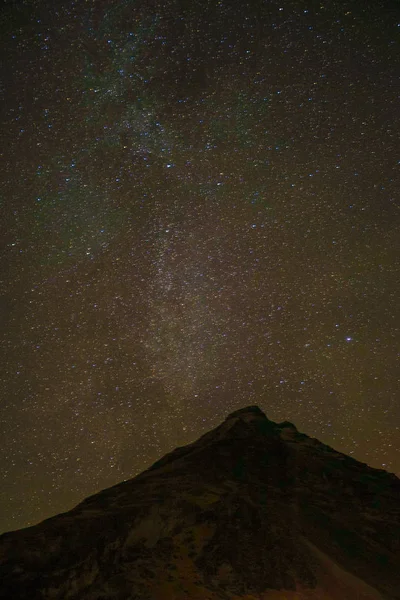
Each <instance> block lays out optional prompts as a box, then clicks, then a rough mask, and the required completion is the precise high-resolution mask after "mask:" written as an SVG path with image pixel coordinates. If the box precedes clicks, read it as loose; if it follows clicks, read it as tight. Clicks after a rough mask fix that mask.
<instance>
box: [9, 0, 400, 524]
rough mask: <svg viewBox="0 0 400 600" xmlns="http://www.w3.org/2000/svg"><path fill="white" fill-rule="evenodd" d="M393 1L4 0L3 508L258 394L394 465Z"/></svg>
mask: <svg viewBox="0 0 400 600" xmlns="http://www.w3.org/2000/svg"><path fill="white" fill-rule="evenodd" d="M399 22H400V10H399V4H398V3H397V2H391V1H385V0H374V1H372V0H359V1H358V0H357V1H354V0H345V1H342V0H341V1H337V2H336V1H331V0H329V1H328V0H327V1H326V2H314V1H311V0H310V1H304V2H303V1H300V0H299V1H296V0H292V1H285V2H283V1H282V2H278V1H275V0H270V1H265V0H254V1H252V2H245V1H240V2H239V1H230V0H221V1H216V0H213V1H211V0H210V1H204V0H199V1H198V2H195V1H193V0H188V1H186V2H185V1H178V0H169V1H168V2H164V1H157V0H155V1H151V0H149V1H140V0H135V1H133V0H129V1H127V0H124V1H118V2H117V1H112V0H110V1H108V2H105V1H101V0H87V1H78V0H77V1H76V2H72V1H66V0H65V1H64V0H53V1H52V2H45V1H19V2H17V1H15V2H3V3H2V8H1V40H2V45H3V50H2V58H3V64H2V95H3V98H2V100H1V109H2V129H1V136H2V139H1V152H2V157H1V158H2V166H1V174H0V177H1V190H2V199H3V204H2V209H1V210H2V214H1V220H0V227H1V229H2V231H1V234H0V240H1V246H2V254H1V263H0V269H1V292H2V308H1V340H2V342H1V348H2V358H1V365H2V387H1V393H2V396H3V397H2V399H1V404H0V446H1V451H0V452H1V453H0V474H1V485H0V530H1V531H5V530H9V529H17V528H21V527H25V526H28V525H31V524H34V523H36V522H38V521H39V520H41V519H44V518H46V517H49V516H52V515H54V514H56V513H59V512H61V511H65V510H68V509H70V508H72V507H73V506H74V505H75V504H77V503H78V502H79V501H80V500H82V499H83V498H84V497H86V496H88V495H90V494H93V493H95V492H96V491H98V490H100V489H102V488H105V487H108V486H111V485H113V484H115V483H118V482H120V481H122V480H123V479H128V478H130V477H133V476H135V475H136V474H138V473H139V472H140V471H141V470H143V469H144V468H146V467H148V466H149V465H150V464H151V463H152V462H154V461H155V460H157V459H158V458H159V457H160V456H161V455H163V454H164V453H166V452H167V451H170V450H171V449H173V448H174V447H175V446H178V445H184V444H186V443H189V442H190V441H193V440H194V439H195V438H197V437H198V436H199V435H201V434H202V433H204V432H205V431H207V430H209V429H210V428H212V427H214V426H216V425H218V424H219V422H220V421H221V420H223V419H224V418H225V417H226V416H227V414H228V413H230V412H232V411H233V410H236V409H238V408H241V407H243V406H246V405H249V404H258V405H259V406H260V408H262V409H263V410H264V411H265V412H266V414H267V416H268V417H269V418H270V419H272V420H274V421H283V420H285V419H287V420H290V421H292V422H294V423H295V424H296V425H297V427H298V429H300V430H301V431H303V432H305V433H307V434H309V435H311V436H315V437H317V438H318V439H320V440H321V441H323V442H325V443H327V444H329V445H331V446H334V447H335V448H336V449H338V450H340V451H342V452H345V453H347V454H351V455H352V456H353V457H355V458H357V459H358V460H361V461H363V462H367V463H368V464H370V465H371V466H374V467H378V468H384V469H386V470H388V471H391V472H394V473H397V474H400V398H399V394H398V376H399V372H400V369H399V363H398V358H399V353H398V350H399V346H398V342H399V331H398V325H399V308H398V306H399V294H398V292H399V285H398V284H399V257H400V234H399V231H400V228H399V216H400V200H399V196H398V185H399V180H398V178H397V177H398V171H397V169H398V165H399V154H400V153H399V145H398V134H399V131H398V128H396V127H397V125H398V120H397V123H396V117H398V114H399V104H398V101H397V92H398V78H397V77H398V74H399V65H400V60H399V45H398V42H399V31H400V28H399V27H398V24H399Z"/></svg>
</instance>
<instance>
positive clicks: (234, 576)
mask: <svg viewBox="0 0 400 600" xmlns="http://www.w3.org/2000/svg"><path fill="white" fill-rule="evenodd" d="M0 598H1V599H7V600H19V599H21V600H39V599H40V600H50V599H51V600H61V599H62V600H64V599H65V600H67V599H71V600H106V599H110V600H111V599H115V600H190V599H193V600H219V599H221V600H223V599H225V600H228V599H231V600H239V599H240V600H283V599H286V600H303V599H304V600H305V599H307V600H325V599H326V600H378V599H379V600H395V599H397V600H398V599H400V480H399V479H397V478H396V477H395V476H394V475H391V474H389V473H386V472H385V471H380V470H377V469H372V468H370V467H368V466H367V465H365V464H363V463H360V462H358V461H356V460H354V459H352V458H350V457H348V456H346V455H344V454H341V453H339V452H336V451H335V450H333V449H332V448H330V447H328V446H326V445H324V444H322V443H320V442H319V441H317V440H315V439H312V438H309V437H308V436H306V435H304V434H301V433H299V432H298V431H297V429H296V427H295V426H294V425H292V424H291V423H281V424H276V423H273V422H272V421H269V420H268V419H267V417H266V416H265V415H264V413H262V412H261V410H260V409H259V408H258V407H255V406H253V407H248V408H245V409H242V410H240V411H236V412H235V413H232V414H231V415H230V416H229V417H228V418H227V419H226V421H225V422H224V423H222V425H220V426H219V427H217V428H216V429H214V430H213V431H210V432H209V433H207V434H205V435H204V436H202V437H201V438H200V439H199V440H197V441H196V442H194V443H193V444H190V445H188V446H185V447H183V448H177V449H176V450H174V451H173V452H171V453H170V454H168V455H166V456H165V457H163V458H162V459H161V460H159V461H158V462H157V463H155V464H154V465H153V466H152V467H151V468H150V469H148V470H147V471H145V472H143V473H141V474H140V475H139V476H137V477H135V478H134V479H132V480H130V481H126V482H123V483H121V484H118V485H116V486H114V487H112V488H109V489H106V490H104V491H102V492H100V493H98V494H95V495H94V496H92V497H90V498H87V499H86V500H84V501H83V502H82V503H81V504H79V505H78V506H77V507H75V508H74V509H73V510H71V511H69V512H67V513H64V514H61V515H57V516H56V517H53V518H51V519H48V520H46V521H44V522H42V523H40V524H39V525H36V526H34V527H30V528H27V529H23V530H20V531H14V532H10V533H6V534H4V535H2V536H0Z"/></svg>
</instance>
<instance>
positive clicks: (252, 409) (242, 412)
mask: <svg viewBox="0 0 400 600" xmlns="http://www.w3.org/2000/svg"><path fill="white" fill-rule="evenodd" d="M246 415H248V416H249V417H250V416H252V417H261V418H263V419H266V418H267V417H266V415H265V413H264V412H263V411H262V410H261V408H260V407H259V406H257V405H256V404H254V405H250V406H245V407H244V408H239V410H235V411H234V412H232V413H230V414H229V415H228V416H227V419H230V418H232V417H239V416H246Z"/></svg>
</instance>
